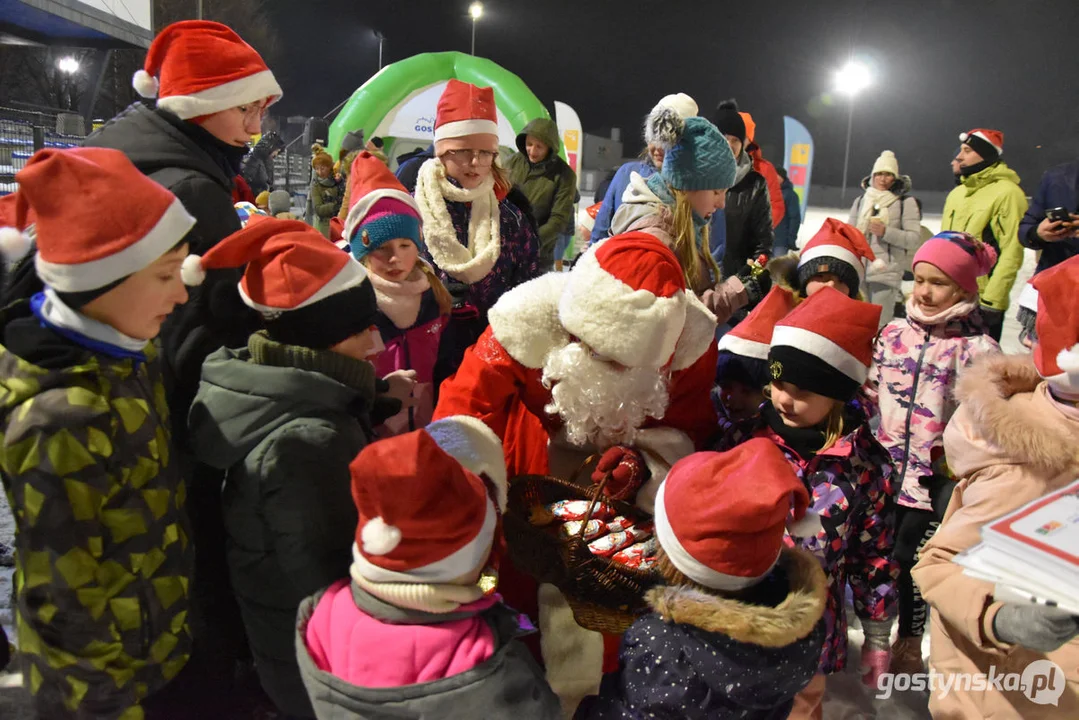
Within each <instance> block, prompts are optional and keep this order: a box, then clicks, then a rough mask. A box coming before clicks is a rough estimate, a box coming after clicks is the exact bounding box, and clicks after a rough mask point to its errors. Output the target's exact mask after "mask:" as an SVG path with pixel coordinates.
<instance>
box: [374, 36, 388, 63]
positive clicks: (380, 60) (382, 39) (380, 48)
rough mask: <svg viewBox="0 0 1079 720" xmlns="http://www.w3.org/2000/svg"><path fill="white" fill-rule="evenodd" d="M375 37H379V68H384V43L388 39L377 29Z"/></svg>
mask: <svg viewBox="0 0 1079 720" xmlns="http://www.w3.org/2000/svg"><path fill="white" fill-rule="evenodd" d="M375 37H376V38H378V69H379V70H381V69H382V43H383V41H385V40H386V36H385V35H383V34H382V32H381V31H379V30H375Z"/></svg>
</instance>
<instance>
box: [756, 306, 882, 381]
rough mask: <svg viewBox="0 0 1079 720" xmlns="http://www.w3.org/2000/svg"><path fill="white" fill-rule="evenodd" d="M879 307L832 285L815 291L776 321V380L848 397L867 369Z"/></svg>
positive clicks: (771, 359)
mask: <svg viewBox="0 0 1079 720" xmlns="http://www.w3.org/2000/svg"><path fill="white" fill-rule="evenodd" d="M880 311H881V308H880V305H872V304H870V303H867V302H862V301H860V300H853V299H851V298H849V297H847V296H846V295H844V294H843V293H841V292H839V291H837V290H835V289H833V288H830V287H826V288H823V289H821V290H820V291H818V292H815V293H813V295H811V296H810V297H809V298H807V299H806V300H805V301H804V302H803V303H802V304H801V305H799V306H798V307H796V308H795V309H794V310H792V311H791V313H790V314H789V315H787V317H785V318H783V319H782V320H780V321H779V322H778V323H776V328H775V331H774V332H773V333H772V346H771V348H770V349H769V352H768V360H769V362H770V363H771V364H770V367H769V369H770V370H771V373H772V379H773V380H777V381H782V382H789V383H792V384H793V385H796V386H798V387H799V388H801V389H803V390H808V391H810V392H814V393H817V394H818V395H824V396H826V397H830V398H834V399H836V400H842V401H844V402H846V401H848V400H850V399H851V398H853V397H854V394H855V393H856V392H857V391H858V388H860V387H861V386H862V384H863V383H865V380H866V377H867V375H868V374H869V366H870V364H871V363H872V362H873V339H874V338H875V337H876V335H877V325H878V323H879V321H880Z"/></svg>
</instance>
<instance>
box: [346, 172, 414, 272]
mask: <svg viewBox="0 0 1079 720" xmlns="http://www.w3.org/2000/svg"><path fill="white" fill-rule="evenodd" d="M349 178H351V179H352V194H351V195H349V198H348V207H349V209H348V215H347V216H346V217H345V229H344V238H343V239H345V240H347V241H348V242H349V243H352V245H353V247H352V253H353V255H355V256H356V257H357V258H359V257H361V256H362V255H366V254H367V253H369V252H373V251H374V250H376V249H377V248H378V247H379V246H381V245H382V244H383V243H385V242H386V241H388V240H393V239H396V238H409V239H411V240H412V241H413V242H415V243H416V244H417V245H419V244H420V225H419V220H420V209H419V206H417V205H416V201H415V199H413V197H412V196H411V195H409V194H408V191H407V190H405V186H404V185H402V184H401V181H399V180H398V179H397V177H396V176H394V174H393V173H392V172H390V169H389V167H387V166H386V163H384V162H382V160H380V159H378V158H377V157H375V156H374V155H372V154H371V153H369V152H366V151H365V152H362V153H360V154H359V155H357V156H356V159H355V160H353V161H352V168H351V169H350V170H349ZM357 232H363V233H364V237H363V238H362V240H363V241H362V242H359V243H357V242H356V239H355V238H354V237H353V235H354V234H355V233H357ZM358 251H362V252H358Z"/></svg>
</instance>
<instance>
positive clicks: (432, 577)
mask: <svg viewBox="0 0 1079 720" xmlns="http://www.w3.org/2000/svg"><path fill="white" fill-rule="evenodd" d="M497 525H498V513H497V512H496V511H495V506H494V503H492V502H491V501H490V500H488V501H487V514H486V516H485V517H484V519H483V526H482V527H481V528H480V531H479V532H478V533H477V534H476V537H474V538H473V539H472V540H470V541H469V542H467V543H465V545H464V546H463V547H461V548H460V549H459V550H457V551H456V552H454V553H452V554H451V555H447V556H446V557H444V558H442V559H441V560H439V561H437V562H433V563H431V564H430V565H424V566H423V567H420V568H415V569H413V570H409V571H408V572H396V571H394V570H387V569H385V568H381V567H379V566H378V565H375V564H374V563H372V562H371V561H369V560H368V559H367V558H365V557H364V556H363V554H362V553H361V552H360V548H359V547H358V546H357V545H356V544H355V543H353V544H352V568H353V570H354V571H356V572H358V573H359V574H360V575H362V576H363V577H365V578H367V579H368V580H370V581H372V582H379V583H386V582H407V583H447V582H450V581H451V580H456V579H457V578H459V577H461V576H462V575H464V574H465V573H468V572H471V571H473V570H477V569H479V568H480V566H481V565H483V563H484V562H486V561H487V557H488V555H490V552H491V551H490V546H491V543H492V542H494V537H495V528H496V527H497ZM366 529H367V526H366V525H365V526H364V530H363V531H361V532H360V536H361V537H360V539H361V540H364V541H365V542H366V538H364V537H363V532H364V531H366ZM404 539H405V538H403V537H402V539H401V540H402V541H404ZM389 552H390V551H387V552H386V553H383V554H384V555H385V554H389ZM371 554H374V553H371Z"/></svg>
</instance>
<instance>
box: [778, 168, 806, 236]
mask: <svg viewBox="0 0 1079 720" xmlns="http://www.w3.org/2000/svg"><path fill="white" fill-rule="evenodd" d="M780 188H781V189H782V191H783V203H784V206H785V207H786V213H785V214H784V216H783V219H782V220H781V221H780V222H779V225H777V226H776V230H775V236H776V238H775V247H774V253H773V254H777V255H782V254H785V253H787V252H789V251H791V250H796V249H797V248H798V229H799V228H800V227H802V201H801V200H799V199H798V193H796V192H794V185H792V184H791V181H790V180H789V179H788V178H783V182H782V183H781V184H780Z"/></svg>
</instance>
